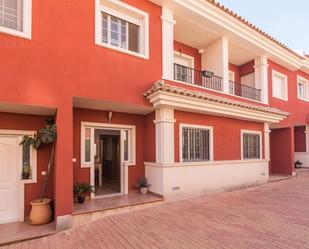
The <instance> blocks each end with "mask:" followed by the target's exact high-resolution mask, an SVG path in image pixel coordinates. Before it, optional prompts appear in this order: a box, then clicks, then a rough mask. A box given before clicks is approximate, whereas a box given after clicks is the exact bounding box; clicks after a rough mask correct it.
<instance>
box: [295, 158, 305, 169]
mask: <svg viewBox="0 0 309 249" xmlns="http://www.w3.org/2000/svg"><path fill="white" fill-rule="evenodd" d="M302 165H303V163H302V162H300V161H298V160H297V161H296V162H295V168H301V166H302Z"/></svg>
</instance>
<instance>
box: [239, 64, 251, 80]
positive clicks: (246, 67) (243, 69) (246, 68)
mask: <svg viewBox="0 0 309 249" xmlns="http://www.w3.org/2000/svg"><path fill="white" fill-rule="evenodd" d="M253 72H254V61H249V62H248V63H245V64H243V65H241V66H239V74H240V76H244V75H247V74H250V73H253Z"/></svg>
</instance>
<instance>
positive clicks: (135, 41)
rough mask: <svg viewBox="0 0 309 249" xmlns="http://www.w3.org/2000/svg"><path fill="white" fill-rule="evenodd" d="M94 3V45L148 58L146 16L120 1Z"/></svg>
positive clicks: (98, 0)
mask: <svg viewBox="0 0 309 249" xmlns="http://www.w3.org/2000/svg"><path fill="white" fill-rule="evenodd" d="M96 3H97V6H96V11H97V14H96V44H98V45H102V46H105V47H109V48H112V49H117V50H120V51H122V52H126V53H129V54H133V55H137V56H140V57H144V58H148V46H149V45H148V40H149V38H148V14H147V13H145V12H143V11H141V10H138V9H136V8H133V7H132V6H130V5H127V4H125V3H123V2H121V1H117V2H116V1H115V2H112V1H106V0H96Z"/></svg>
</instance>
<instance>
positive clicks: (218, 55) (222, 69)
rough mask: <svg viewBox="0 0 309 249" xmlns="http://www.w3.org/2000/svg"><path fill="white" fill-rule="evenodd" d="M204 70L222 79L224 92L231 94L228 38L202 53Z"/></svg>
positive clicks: (213, 44) (215, 43)
mask: <svg viewBox="0 0 309 249" xmlns="http://www.w3.org/2000/svg"><path fill="white" fill-rule="evenodd" d="M202 70H207V71H211V72H213V73H214V74H215V75H217V76H220V77H222V84H223V87H222V90H223V91H224V92H225V93H228V92H229V42H228V39H227V38H226V37H222V38H221V39H219V40H217V41H215V42H213V43H212V44H210V45H209V46H208V47H207V48H205V50H204V51H203V53H202Z"/></svg>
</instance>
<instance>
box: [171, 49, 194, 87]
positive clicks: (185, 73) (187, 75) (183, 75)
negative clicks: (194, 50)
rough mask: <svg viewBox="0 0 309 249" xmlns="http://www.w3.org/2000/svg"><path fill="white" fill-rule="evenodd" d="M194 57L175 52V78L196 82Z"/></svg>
mask: <svg viewBox="0 0 309 249" xmlns="http://www.w3.org/2000/svg"><path fill="white" fill-rule="evenodd" d="M193 68H194V58H193V57H191V56H189V55H185V54H181V53H179V52H174V75H175V77H174V79H175V80H177V81H182V82H186V83H191V84H192V83H194V69H193Z"/></svg>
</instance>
